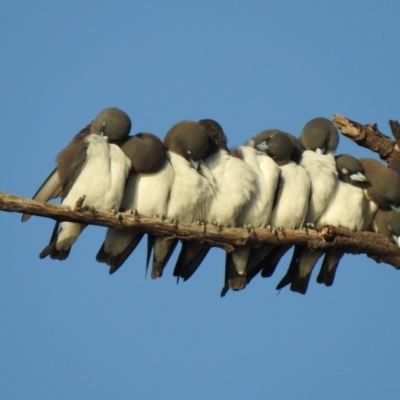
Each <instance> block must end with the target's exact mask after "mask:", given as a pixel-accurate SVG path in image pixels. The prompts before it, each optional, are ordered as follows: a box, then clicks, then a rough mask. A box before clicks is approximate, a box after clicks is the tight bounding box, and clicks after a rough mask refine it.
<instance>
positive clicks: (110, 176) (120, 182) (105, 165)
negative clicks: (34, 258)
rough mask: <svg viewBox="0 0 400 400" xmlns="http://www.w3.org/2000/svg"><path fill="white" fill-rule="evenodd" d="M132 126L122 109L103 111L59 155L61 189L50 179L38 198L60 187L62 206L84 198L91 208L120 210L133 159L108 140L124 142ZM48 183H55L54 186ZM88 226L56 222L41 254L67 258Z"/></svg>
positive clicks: (58, 171) (42, 187)
mask: <svg viewBox="0 0 400 400" xmlns="http://www.w3.org/2000/svg"><path fill="white" fill-rule="evenodd" d="M130 127H131V123H130V119H129V117H128V116H127V114H125V113H124V112H123V111H121V110H119V109H117V108H108V109H105V110H103V111H102V112H100V113H99V114H98V115H97V116H96V118H95V119H94V120H93V121H92V123H91V124H89V125H88V126H87V127H85V128H84V129H83V130H82V131H81V132H79V133H78V134H77V135H76V136H75V137H74V138H73V140H72V141H71V142H70V144H69V145H68V146H67V147H65V148H64V149H63V150H62V151H61V152H60V153H59V155H58V156H57V169H56V172H55V173H54V174H57V176H58V181H59V185H60V187H61V189H57V190H56V191H55V190H53V188H54V182H56V180H57V179H55V178H50V179H47V180H46V181H45V183H44V184H43V185H42V186H41V188H40V189H39V191H38V192H37V193H36V195H35V196H36V198H40V199H42V200H44V199H48V197H49V196H50V197H51V194H53V195H54V193H56V192H58V190H60V191H61V193H60V195H61V198H62V205H65V206H69V207H74V206H75V205H76V203H77V201H78V199H81V198H82V199H83V201H82V206H85V207H90V208H91V209H92V210H95V209H96V208H102V209H109V210H111V209H114V210H117V211H118V209H119V206H120V203H121V200H122V195H123V190H124V186H125V182H126V178H127V176H128V173H129V170H130V169H131V162H130V160H129V159H128V158H127V157H126V156H125V154H124V153H123V152H122V150H121V149H120V148H119V147H118V146H117V145H116V144H113V143H108V140H109V139H110V141H116V142H121V141H123V140H124V139H125V138H126V137H127V136H128V135H129V131H130ZM54 174H51V175H54ZM46 182H47V183H48V182H52V185H53V186H52V187H50V186H48V185H47V184H46ZM35 196H34V198H35ZM82 196H84V197H82ZM59 225H61V228H60V230H58V228H59ZM85 227H86V224H81V223H72V222H65V221H64V222H61V223H60V222H56V224H55V227H54V230H53V234H52V236H51V239H50V243H49V244H48V245H47V246H46V247H45V248H44V249H43V250H42V252H41V253H40V255H39V257H40V258H45V257H47V256H50V258H52V259H58V260H65V259H66V258H67V257H68V255H69V252H70V249H71V246H72V245H73V244H74V243H75V241H76V239H77V238H78V236H79V235H80V233H81V232H82V230H83V229H84V228H85Z"/></svg>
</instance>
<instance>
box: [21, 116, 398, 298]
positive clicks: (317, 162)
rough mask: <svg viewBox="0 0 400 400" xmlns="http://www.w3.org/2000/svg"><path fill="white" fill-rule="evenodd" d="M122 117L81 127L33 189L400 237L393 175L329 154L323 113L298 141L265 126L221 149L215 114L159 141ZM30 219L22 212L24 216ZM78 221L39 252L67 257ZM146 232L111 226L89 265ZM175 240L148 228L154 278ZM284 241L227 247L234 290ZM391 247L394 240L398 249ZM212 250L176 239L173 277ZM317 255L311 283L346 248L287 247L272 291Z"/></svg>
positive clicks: (110, 260) (216, 216)
mask: <svg viewBox="0 0 400 400" xmlns="http://www.w3.org/2000/svg"><path fill="white" fill-rule="evenodd" d="M130 129H131V121H130V118H129V117H128V115H127V114H126V113H125V112H123V111H122V110H120V109H118V108H107V109H105V110H103V111H101V112H100V113H99V114H98V115H97V116H96V118H95V119H94V120H93V121H92V122H91V123H90V124H89V125H88V126H87V127H85V128H84V129H83V130H82V131H81V132H79V133H78V134H77V135H76V136H75V137H74V138H73V140H72V141H71V143H70V144H69V145H68V146H67V147H65V148H64V149H63V150H62V151H61V152H60V154H59V155H58V156H57V167H56V169H55V170H54V171H53V172H52V173H51V174H50V176H49V177H48V178H47V179H46V181H45V182H44V183H43V184H42V186H41V187H40V188H39V190H38V191H37V193H36V194H35V195H34V199H36V200H40V201H48V200H50V199H53V198H56V197H61V199H62V204H63V205H66V206H70V207H74V206H75V204H76V202H77V200H78V199H79V198H81V197H82V196H85V197H84V202H83V206H88V207H91V208H98V209H108V210H130V209H132V210H137V212H138V213H139V214H142V215H146V216H155V215H156V216H160V217H166V218H168V219H172V220H175V221H185V222H195V221H201V222H204V223H212V224H216V225H218V226H222V227H223V226H244V227H247V228H248V227H250V228H251V229H252V228H266V227H270V228H274V229H278V230H279V229H280V230H282V229H298V228H302V227H318V226H324V225H334V226H341V227H345V228H348V229H350V230H352V231H363V230H374V231H377V232H380V233H382V234H384V235H385V236H387V237H388V238H389V239H390V240H392V241H394V242H395V243H396V244H397V245H399V243H400V239H399V235H400V213H399V206H400V175H399V174H398V173H397V172H396V171H394V170H393V169H390V168H386V167H385V166H383V165H382V164H381V163H380V162H379V161H377V160H374V159H370V158H363V159H359V160H357V159H356V158H354V157H352V156H351V155H344V154H342V155H338V156H336V157H335V156H334V152H335V150H336V148H337V145H338V142H339V135H338V132H337V130H336V128H335V126H334V125H333V123H332V122H331V121H329V120H328V119H326V118H315V119H313V120H311V121H309V122H308V123H307V124H306V125H305V126H304V128H303V130H302V132H301V134H300V137H299V139H297V138H296V137H294V136H293V135H291V134H288V133H285V132H282V131H279V130H276V129H273V130H265V131H262V132H260V133H259V134H257V135H256V136H254V137H252V138H251V139H249V140H248V141H247V142H246V143H245V145H243V146H241V147H238V148H237V149H234V150H232V151H229V150H228V147H227V138H226V136H225V134H224V132H223V129H222V128H221V126H220V125H219V124H218V123H217V122H216V121H214V120H211V119H203V120H200V121H198V122H194V121H181V122H179V123H177V124H175V125H174V126H172V128H171V129H170V130H169V131H168V132H167V134H166V136H165V138H164V141H163V142H161V140H160V139H159V138H158V137H157V136H155V135H153V134H151V133H139V134H136V135H134V136H129V133H130ZM28 218H29V215H27V214H24V215H23V217H22V221H26V220H27V219H28ZM85 226H86V225H85V224H81V223H73V222H65V221H64V222H57V223H56V225H55V228H54V230H53V234H52V236H51V239H50V243H49V245H48V246H46V247H45V248H44V249H43V251H42V252H41V253H40V258H44V257H46V256H50V257H51V258H52V259H58V260H64V259H66V258H67V257H68V254H69V252H70V249H71V246H72V245H73V244H74V243H75V241H76V239H77V238H78V236H79V235H80V233H81V232H82V230H83V229H84V228H85ZM143 236H144V233H142V232H137V231H134V230H133V231H131V232H123V231H118V230H114V229H108V230H107V233H106V237H105V240H104V243H103V245H102V246H101V248H100V250H99V252H98V254H97V257H96V259H97V261H99V262H102V263H106V264H107V265H108V266H109V267H110V273H113V272H115V271H116V270H117V269H118V268H119V267H120V266H121V265H122V264H123V263H124V262H125V261H126V259H127V258H128V257H129V255H130V254H131V253H132V252H133V251H134V249H135V248H136V246H137V245H138V243H139V242H140V240H141V239H142V237H143ZM177 243H178V240H177V239H164V238H163V237H159V236H154V235H150V234H149V235H148V255H147V263H149V259H150V256H151V252H153V263H152V271H151V276H152V278H157V277H160V276H161V275H162V273H163V270H164V268H165V266H166V264H167V262H168V260H169V259H170V256H171V254H172V253H173V251H174V249H175V247H176V245H177ZM290 247H291V246H275V245H264V246H261V247H259V248H252V247H250V246H242V247H237V248H236V249H235V250H234V251H233V252H231V253H227V254H226V262H225V282H224V287H223V289H222V292H221V295H222V296H223V295H225V293H226V292H227V291H228V290H229V289H233V290H240V289H243V288H244V287H245V286H246V285H247V284H248V283H249V282H250V281H251V279H253V278H254V277H255V276H256V275H258V274H259V273H261V275H262V276H263V277H269V276H271V275H272V274H273V272H274V271H275V268H276V266H277V264H278V262H279V260H280V259H281V257H282V256H283V255H284V254H285V253H286V252H287V251H288V250H289V249H290ZM399 247H400V245H399ZM208 251H209V247H207V246H206V245H204V244H202V243H200V242H196V241H183V242H182V248H181V251H180V254H179V257H178V260H177V262H176V265H175V269H174V276H177V277H178V279H179V278H182V279H183V280H187V279H189V278H190V277H191V276H192V275H193V273H194V272H195V271H196V269H197V268H198V267H199V266H200V264H201V262H202V261H203V260H204V258H205V257H206V255H207V253H208ZM324 253H325V257H324V260H323V263H322V266H321V270H320V272H319V274H318V277H317V281H318V282H319V283H324V284H325V285H327V286H330V285H332V283H333V281H334V277H335V272H336V269H337V266H338V264H339V261H340V259H341V258H342V256H343V254H344V252H343V251H342V250H340V249H333V250H329V251H327V252H324V251H322V250H314V251H311V250H310V249H308V248H307V247H302V246H295V248H294V251H293V257H292V260H291V262H290V266H289V269H288V271H287V273H286V274H285V276H284V277H283V279H282V280H281V281H280V282H279V284H278V286H277V288H278V289H281V288H283V287H284V286H286V285H290V289H291V290H292V291H295V292H299V293H303V294H304V293H306V291H307V287H308V283H309V279H310V276H311V272H312V270H313V268H314V266H315V265H316V263H317V262H318V260H319V258H320V257H321V256H322V255H323V254H324Z"/></svg>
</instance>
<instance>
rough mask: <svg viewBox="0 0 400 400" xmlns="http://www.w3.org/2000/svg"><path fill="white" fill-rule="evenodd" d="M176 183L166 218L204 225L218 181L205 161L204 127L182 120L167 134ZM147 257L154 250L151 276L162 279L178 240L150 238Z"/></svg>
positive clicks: (206, 143)
mask: <svg viewBox="0 0 400 400" xmlns="http://www.w3.org/2000/svg"><path fill="white" fill-rule="evenodd" d="M164 145H165V146H166V148H167V149H168V153H169V157H170V160H171V164H172V168H173V171H174V182H173V184H172V187H171V192H170V196H169V199H168V205H167V215H166V216H167V218H168V219H171V220H172V221H173V222H179V221H185V222H197V221H200V222H203V221H205V220H206V218H207V212H208V210H209V207H210V204H211V201H212V199H213V197H214V195H215V182H214V179H213V176H212V174H211V172H210V171H209V169H208V167H207V165H205V164H204V162H203V161H202V159H203V158H206V157H207V155H208V152H209V140H208V136H207V133H206V130H205V128H204V127H203V126H202V125H201V124H199V123H197V122H194V121H181V122H179V123H177V124H175V125H174V126H173V127H172V128H171V129H170V130H169V131H168V132H167V134H166V136H165V138H164ZM148 237H149V244H148V256H147V259H148V261H149V257H150V254H151V250H152V249H154V254H153V264H152V272H151V277H152V278H153V279H155V278H158V277H160V276H162V273H163V270H164V268H165V266H166V264H167V263H168V260H169V258H170V256H171V255H172V252H173V251H174V249H175V247H176V245H177V243H178V240H176V239H168V240H166V239H165V238H163V237H159V236H152V235H149V236H148Z"/></svg>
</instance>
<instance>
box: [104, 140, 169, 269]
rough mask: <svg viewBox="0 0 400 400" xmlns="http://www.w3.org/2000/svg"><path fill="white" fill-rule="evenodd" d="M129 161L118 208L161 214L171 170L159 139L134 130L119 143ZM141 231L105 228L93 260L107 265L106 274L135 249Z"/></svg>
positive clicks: (160, 215) (153, 214) (165, 210)
mask: <svg viewBox="0 0 400 400" xmlns="http://www.w3.org/2000/svg"><path fill="white" fill-rule="evenodd" d="M121 150H122V151H123V152H124V153H125V155H126V156H127V157H128V158H129V159H130V160H131V163H132V170H131V172H130V175H129V179H128V182H127V184H126V187H125V191H124V197H123V199H122V202H121V209H123V210H132V211H133V210H135V211H136V212H138V213H139V214H141V215H145V216H147V217H152V216H159V217H164V216H165V215H166V213H167V202H168V198H169V195H170V191H171V186H172V183H173V180H174V172H173V169H172V165H171V162H170V160H169V158H168V156H167V150H166V148H165V146H164V144H163V143H162V142H161V140H160V139H159V138H158V137H157V136H155V135H153V134H151V133H138V134H137V135H135V136H133V137H130V138H129V139H128V140H126V141H125V142H124V143H123V145H122V146H121ZM143 236H144V233H143V232H137V231H132V232H123V231H118V230H115V229H111V228H109V229H108V230H107V233H106V238H105V240H104V243H103V245H102V246H101V248H100V250H99V252H98V253H97V256H96V260H97V261H98V262H103V263H106V264H107V265H108V266H109V267H110V271H109V272H110V274H112V273H114V272H115V271H117V269H118V268H119V267H120V266H121V265H122V264H123V263H124V262H125V261H126V259H127V258H128V257H129V255H130V254H131V253H132V252H133V251H134V250H135V248H136V246H137V245H138V244H139V242H140V240H141V239H142V237H143Z"/></svg>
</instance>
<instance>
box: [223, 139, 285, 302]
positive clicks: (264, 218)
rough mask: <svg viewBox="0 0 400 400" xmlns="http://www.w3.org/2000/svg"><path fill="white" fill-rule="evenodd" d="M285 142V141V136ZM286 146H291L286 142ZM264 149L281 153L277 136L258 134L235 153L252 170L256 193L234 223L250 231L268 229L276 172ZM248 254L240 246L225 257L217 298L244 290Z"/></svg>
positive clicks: (248, 247)
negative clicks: (220, 288) (228, 292)
mask: <svg viewBox="0 0 400 400" xmlns="http://www.w3.org/2000/svg"><path fill="white" fill-rule="evenodd" d="M285 138H286V139H287V137H286V136H285ZM286 144H287V142H286ZM289 144H290V146H291V143H290V141H289ZM267 149H268V150H269V151H270V153H275V152H277V153H279V151H281V149H282V145H281V135H280V134H276V135H270V134H269V133H265V132H261V133H260V134H258V135H256V136H254V137H253V138H251V139H250V140H249V141H248V142H247V143H246V145H245V146H241V147H239V148H238V149H237V154H238V156H239V157H240V158H241V159H242V160H243V161H244V162H245V163H247V164H248V165H249V166H250V167H252V168H253V171H255V172H256V174H257V178H258V188H259V189H258V192H257V193H256V195H255V196H253V197H252V198H251V200H250V201H249V202H248V203H247V204H246V205H245V207H243V209H242V212H241V213H240V214H239V216H238V218H237V220H236V224H238V225H240V226H244V227H249V228H250V229H253V228H265V227H266V226H267V225H268V223H269V220H270V218H271V212H272V207H273V204H274V199H275V194H276V190H277V188H278V183H279V178H280V168H279V166H278V165H277V164H276V162H275V161H274V160H273V159H272V158H271V157H269V156H268V155H267V154H266V151H267ZM285 151H287V149H285ZM291 152H292V148H291V147H290V149H289V152H288V154H291ZM251 250H252V249H251V247H250V246H242V247H238V248H236V249H235V250H234V251H233V252H231V253H227V254H226V260H225V284H224V287H223V288H222V291H221V296H224V295H225V294H226V293H227V291H228V290H229V289H233V290H241V289H243V288H244V287H245V286H246V283H247V276H246V275H247V274H246V266H247V263H248V259H249V257H250V253H251Z"/></svg>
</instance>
